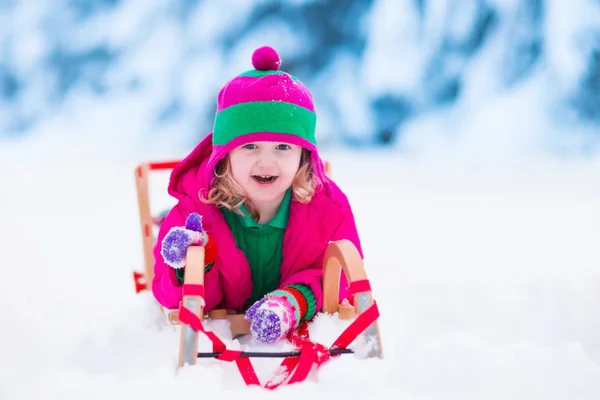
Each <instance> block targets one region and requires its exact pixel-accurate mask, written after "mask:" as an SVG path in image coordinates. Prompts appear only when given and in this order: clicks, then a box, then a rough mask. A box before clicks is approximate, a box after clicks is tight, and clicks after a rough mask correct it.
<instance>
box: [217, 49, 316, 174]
mask: <svg viewBox="0 0 600 400" xmlns="http://www.w3.org/2000/svg"><path fill="white" fill-rule="evenodd" d="M252 65H253V66H254V68H255V69H254V70H250V71H247V72H244V73H242V74H240V75H238V76H236V77H235V78H233V79H232V80H230V81H229V82H227V84H225V86H224V87H223V88H222V89H221V90H220V91H219V96H218V98H217V113H216V117H215V123H214V128H213V132H212V144H213V151H212V154H211V156H210V159H209V161H208V166H207V170H208V171H209V173H211V174H212V171H213V170H214V168H215V166H216V165H217V162H219V160H221V159H222V158H223V157H225V156H226V155H227V153H228V152H229V151H231V150H233V149H235V148H237V147H239V146H243V145H244V144H247V143H252V142H259V141H270V142H284V143H291V144H296V145H299V146H302V147H304V148H306V149H308V150H310V151H311V152H312V160H313V169H314V170H315V172H316V173H317V176H319V177H322V176H323V171H322V163H321V160H320V159H319V157H318V155H317V141H316V139H315V128H316V123H317V115H316V113H315V107H314V104H313V99H312V94H311V93H310V91H309V90H308V89H307V88H306V87H305V86H304V85H303V84H302V83H301V82H300V81H299V80H298V79H297V78H296V77H294V76H292V75H290V74H288V73H286V72H283V71H280V70H279V67H280V66H281V59H280V58H279V54H277V52H276V51H275V50H274V49H273V48H271V47H269V46H263V47H259V48H258V49H256V50H255V51H254V53H253V54H252Z"/></svg>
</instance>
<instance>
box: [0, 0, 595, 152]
mask: <svg viewBox="0 0 600 400" xmlns="http://www.w3.org/2000/svg"><path fill="white" fill-rule="evenodd" d="M0 11H1V12H0V52H1V53H0V54H1V57H0V110H2V111H1V112H0V140H7V141H8V140H18V139H19V138H27V137H31V136H35V135H36V127H38V126H39V125H40V124H43V123H44V121H45V120H47V119H48V118H50V117H52V116H53V115H55V114H56V113H61V112H62V113H77V112H78V111H80V110H84V109H86V110H88V112H92V111H93V110H100V109H102V107H105V106H106V105H111V107H113V109H118V110H119V111H120V113H118V115H115V118H125V119H126V118H128V117H132V116H133V115H135V116H136V118H139V119H140V120H141V121H143V124H141V125H138V126H137V127H138V129H139V130H140V131H143V135H144V140H146V141H157V142H158V141H162V142H164V143H168V142H169V141H171V142H173V144H174V145H175V143H177V144H179V145H185V146H189V145H192V143H195V142H197V141H198V140H199V139H200V138H201V137H203V136H204V135H206V134H207V133H208V132H209V131H210V129H211V126H212V120H213V117H214V111H215V98H216V94H217V91H218V90H219V88H220V87H221V86H222V85H223V84H225V82H226V81H227V80H229V79H231V78H232V77H233V76H235V75H237V74H239V73H241V72H243V71H245V70H247V69H250V68H251V63H250V55H251V53H252V50H253V49H254V48H256V47H258V46H261V45H265V44H268V45H271V46H273V47H275V48H276V49H277V50H278V51H279V53H280V55H281V57H282V60H283V64H282V69H283V70H285V71H288V72H290V73H292V74H294V75H296V76H297V77H298V78H300V80H302V81H303V82H304V83H305V84H307V85H308V86H309V87H310V88H311V89H312V91H313V94H314V96H315V100H316V104H317V111H318V113H319V121H318V135H319V136H318V137H319V140H320V142H321V144H322V145H323V146H327V145H340V146H385V147H393V146H401V145H402V144H403V143H405V144H406V145H407V146H409V147H410V146H411V143H412V144H413V145H414V144H415V143H418V142H419V140H421V139H419V138H425V137H429V140H430V139H431V138H432V137H433V138H438V140H439V138H443V137H452V136H454V135H458V134H461V135H464V136H466V137H471V138H479V137H481V136H483V137H485V138H486V139H474V140H475V141H477V140H487V141H491V143H497V141H498V140H500V142H502V140H510V141H511V142H515V141H519V140H521V139H522V140H524V141H528V143H530V142H535V143H544V145H548V146H550V147H552V146H554V148H555V150H558V151H565V150H568V151H575V152H579V153H580V152H586V151H589V150H590V149H591V148H593V145H594V143H595V142H596V140H597V139H598V137H599V136H600V134H599V133H600V129H599V128H598V127H599V126H600V1H598V0H570V1H560V0H352V1H339V0H314V1H307V0H288V1H273V0H251V1H250V0H247V1H233V0H171V1H162V0H54V1H35V0H26V1H17V0H0ZM89 110H92V111H89ZM108 115H110V114H108ZM103 118H106V117H103ZM132 118H133V117H132ZM532 121H533V122H532ZM575 127H577V128H575ZM549 130H551V131H552V132H548V131H549ZM532 131H536V133H535V134H533V133H532ZM578 132H579V133H578ZM582 132H583V133H582ZM80 134H81V135H85V134H86V132H80ZM89 134H98V133H97V132H93V133H89ZM125 134H127V133H126V132H125V131H124V132H123V135H125ZM577 135H579V136H577ZM504 136H506V137H508V138H509V139H506V138H505V139H500V138H499V137H504ZM532 137H533V138H532ZM403 139H406V141H403ZM422 140H426V139H422Z"/></svg>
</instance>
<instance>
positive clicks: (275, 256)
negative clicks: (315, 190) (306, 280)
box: [221, 189, 316, 319]
mask: <svg viewBox="0 0 600 400" xmlns="http://www.w3.org/2000/svg"><path fill="white" fill-rule="evenodd" d="M291 199H292V191H291V189H288V191H287V192H286V193H285V195H284V197H283V200H282V202H281V205H280V206H279V209H278V210H277V213H276V214H275V216H274V217H273V219H271V221H269V222H267V223H266V224H263V225H260V224H258V222H256V221H255V220H254V219H253V218H252V217H251V216H250V213H249V212H248V210H247V209H246V207H244V206H242V207H241V210H242V212H243V213H244V214H245V216H242V215H240V214H237V213H235V212H231V211H229V210H227V209H225V208H221V211H222V212H223V215H224V216H225V220H226V221H227V224H228V225H229V228H230V229H231V232H232V233H233V236H234V237H235V241H236V244H237V247H238V248H239V249H240V250H242V251H243V252H244V254H245V255H246V258H247V259H248V264H250V273H251V275H252V283H253V284H252V295H251V296H250V298H249V299H248V301H247V303H246V306H247V307H249V306H250V305H252V304H253V303H254V302H255V301H257V300H259V299H260V298H261V297H263V296H264V295H266V294H267V293H269V292H272V291H273V290H276V289H278V288H279V282H280V280H281V270H280V268H281V262H282V250H283V236H284V234H285V228H286V227H287V222H288V219H289V215H290V202H291ZM292 286H293V287H294V288H296V289H298V290H299V291H300V292H301V293H302V294H303V295H304V297H305V298H306V300H307V303H308V305H309V307H308V310H307V313H306V316H305V317H304V319H310V318H312V316H313V315H314V314H315V311H316V310H315V309H316V304H315V303H316V301H315V296H314V294H313V293H312V291H311V290H310V288H309V287H308V286H307V285H292Z"/></svg>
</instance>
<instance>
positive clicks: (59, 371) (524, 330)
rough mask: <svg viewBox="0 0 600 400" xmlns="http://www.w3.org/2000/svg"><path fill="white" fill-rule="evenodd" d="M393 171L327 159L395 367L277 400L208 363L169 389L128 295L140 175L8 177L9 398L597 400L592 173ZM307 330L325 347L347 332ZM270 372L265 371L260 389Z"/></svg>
mask: <svg viewBox="0 0 600 400" xmlns="http://www.w3.org/2000/svg"><path fill="white" fill-rule="evenodd" d="M394 157H395V158H392V156H387V155H385V154H372V155H356V154H355V155H352V154H346V155H338V154H331V155H330V156H329V159H330V160H331V161H332V162H333V174H334V176H335V177H336V178H337V180H338V183H339V184H340V185H341V186H342V187H343V188H344V189H346V191H347V193H348V195H349V197H350V200H351V201H352V204H353V206H354V210H355V213H356V218H357V223H358V225H359V229H360V231H361V234H362V237H363V240H364V247H365V252H366V266H367V268H368V273H369V277H370V279H371V282H372V286H373V289H374V293H375V296H376V298H377V300H378V303H379V307H380V310H381V314H382V315H381V318H380V328H381V332H382V337H383V345H384V351H385V356H386V358H385V360H383V361H381V360H369V361H359V360H356V359H354V358H353V356H344V357H342V358H340V359H337V360H335V361H333V362H330V363H329V364H326V365H325V366H324V367H323V368H322V369H321V370H320V371H319V374H318V382H317V381H315V380H311V381H309V382H306V383H303V384H299V385H295V386H290V387H284V388H281V389H280V390H279V391H277V392H275V393H272V392H265V391H262V390H260V389H258V388H251V389H248V388H246V387H245V386H244V385H243V383H241V381H240V379H239V377H238V374H237V372H236V371H235V369H234V367H233V366H231V365H225V363H221V362H216V361H210V362H202V363H201V364H200V365H199V366H197V367H194V368H188V369H187V370H185V371H183V373H181V374H179V375H178V376H175V373H174V364H175V361H176V351H177V346H178V334H177V331H176V330H174V329H172V328H162V329H159V328H158V326H157V323H156V321H157V318H156V317H157V314H156V312H155V311H154V310H155V308H154V305H153V303H152V301H151V298H150V297H149V295H147V294H142V295H136V294H135V293H134V290H133V282H132V279H131V272H132V271H133V270H142V254H141V239H140V236H139V232H138V225H137V204H136V199H135V190H134V185H133V165H134V164H135V163H136V162H137V161H139V160H136V159H133V158H132V159H131V160H128V161H120V162H117V163H109V162H108V161H98V160H94V159H89V160H87V161H85V160H84V158H82V159H79V160H77V161H76V162H74V163H66V162H57V161H55V162H51V163H50V162H48V163H44V164H43V165H42V166H41V167H38V168H13V167H11V168H10V169H6V167H5V168H4V169H2V171H1V172H0V176H1V179H0V210H1V212H2V218H1V220H0V221H1V223H0V246H1V254H2V255H3V257H2V279H0V317H1V318H2V321H3V326H2V330H1V333H0V338H1V339H0V355H1V357H0V399H6V400H17V399H60V400H67V399H78V400H79V399H87V400H91V399H109V398H113V397H115V398H145V399H164V398H178V397H179V398H181V396H183V395H185V396H195V398H201V397H202V398H208V397H205V396H213V395H217V396H219V397H225V398H233V396H236V395H241V396H244V397H243V398H244V399H254V398H256V399H258V398H262V397H263V396H271V397H272V396H279V395H284V396H287V397H289V398H303V399H305V398H307V396H311V397H313V398H319V399H337V398H340V399H342V398H343V399H354V398H356V399H364V398H394V399H399V398H400V399H428V400H429V399H461V400H464V399H506V398H510V399H528V400H530V399H545V400H548V399H569V400H574V399H590V400H592V399H598V398H600V250H599V249H600V247H599V245H598V239H599V238H600V206H599V204H600V186H599V185H598V182H600V164H599V163H598V162H584V161H578V162H570V163H569V162H561V163H559V162H554V161H540V162H531V163H514V164H511V165H512V166H506V165H505V166H504V167H502V168H500V167H492V166H487V167H486V166H483V165H471V166H468V165H467V164H465V163H461V164H458V163H452V162H446V163H443V164H438V165H435V164H430V163H425V162H418V161H410V160H407V159H399V158H398V157H399V156H398V155H396V156H394ZM386 163H387V164H386ZM385 168H396V169H397V172H395V173H393V174H390V173H389V170H387V171H388V172H385V171H386V169H385ZM9 171H11V172H10V173H9ZM161 201H162V200H161ZM314 325H315V326H314V327H313V328H314V330H315V332H316V334H317V335H319V337H321V338H323V339H322V340H324V341H325V342H324V344H329V343H327V342H326V340H332V339H334V338H335V337H336V336H337V334H338V333H339V330H338V329H340V328H341V327H340V325H339V324H337V323H336V321H334V320H332V319H329V318H320V319H318V320H317V322H316V323H315V324H314ZM216 328H218V327H216ZM328 338H329V339H328ZM274 363H277V361H273V362H271V364H269V363H264V362H263V363H258V362H256V364H257V365H258V366H259V367H261V377H263V378H265V377H267V376H268V375H269V371H268V369H269V368H272V367H274V365H275V364H274Z"/></svg>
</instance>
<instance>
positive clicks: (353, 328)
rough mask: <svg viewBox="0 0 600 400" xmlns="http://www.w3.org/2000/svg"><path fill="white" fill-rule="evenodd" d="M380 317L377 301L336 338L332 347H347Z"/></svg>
mask: <svg viewBox="0 0 600 400" xmlns="http://www.w3.org/2000/svg"><path fill="white" fill-rule="evenodd" d="M378 317H379V309H378V308H377V303H375V302H373V305H372V306H371V307H369V308H367V309H366V310H365V311H364V312H363V313H361V314H360V315H359V316H358V317H357V318H356V319H355V320H354V321H353V322H352V323H351V324H350V325H349V326H348V327H347V328H346V329H345V330H344V332H342V334H341V335H340V336H339V337H338V338H337V339H336V341H335V342H333V344H332V345H331V348H332V349H345V348H346V347H348V345H349V344H350V343H352V342H353V341H354V339H356V337H357V336H358V335H360V334H361V333H362V332H363V331H364V330H365V329H367V328H368V327H369V325H371V324H372V323H373V322H375V320H376V319H377V318H378Z"/></svg>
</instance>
